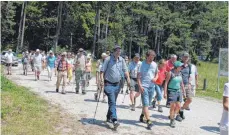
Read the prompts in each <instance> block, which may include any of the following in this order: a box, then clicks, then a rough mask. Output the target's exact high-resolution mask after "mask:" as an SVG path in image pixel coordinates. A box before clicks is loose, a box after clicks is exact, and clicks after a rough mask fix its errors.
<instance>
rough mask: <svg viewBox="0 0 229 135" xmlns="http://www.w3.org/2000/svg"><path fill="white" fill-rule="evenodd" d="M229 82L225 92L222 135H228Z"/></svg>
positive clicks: (225, 86)
mask: <svg viewBox="0 0 229 135" xmlns="http://www.w3.org/2000/svg"><path fill="white" fill-rule="evenodd" d="M228 91H229V82H228V83H225V85H224V92H223V114H222V118H221V121H220V135H228V125H229V122H228V97H229V95H228V94H229V93H228Z"/></svg>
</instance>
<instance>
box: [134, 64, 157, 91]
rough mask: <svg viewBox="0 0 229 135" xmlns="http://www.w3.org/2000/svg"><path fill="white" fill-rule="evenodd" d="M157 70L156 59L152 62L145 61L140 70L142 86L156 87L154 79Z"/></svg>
mask: <svg viewBox="0 0 229 135" xmlns="http://www.w3.org/2000/svg"><path fill="white" fill-rule="evenodd" d="M157 72H158V69H157V64H156V63H155V62H154V61H153V62H151V63H150V64H148V63H146V61H143V62H142V64H141V66H140V68H139V70H138V73H139V74H140V78H141V83H142V86H143V87H146V88H150V87H154V85H155V84H154V83H153V82H152V79H153V78H154V77H155V75H156V74H157Z"/></svg>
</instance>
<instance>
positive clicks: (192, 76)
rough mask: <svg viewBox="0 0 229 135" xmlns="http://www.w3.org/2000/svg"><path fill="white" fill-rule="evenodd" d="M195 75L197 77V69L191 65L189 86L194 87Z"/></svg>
mask: <svg viewBox="0 0 229 135" xmlns="http://www.w3.org/2000/svg"><path fill="white" fill-rule="evenodd" d="M196 75H198V72H197V68H196V66H195V65H193V64H191V75H190V77H191V85H193V86H195V85H196Z"/></svg>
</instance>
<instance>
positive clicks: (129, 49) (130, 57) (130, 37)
mask: <svg viewBox="0 0 229 135" xmlns="http://www.w3.org/2000/svg"><path fill="white" fill-rule="evenodd" d="M131 46H132V33H131V36H130V44H129V58H131Z"/></svg>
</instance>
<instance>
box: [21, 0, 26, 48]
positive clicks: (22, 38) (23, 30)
mask: <svg viewBox="0 0 229 135" xmlns="http://www.w3.org/2000/svg"><path fill="white" fill-rule="evenodd" d="M24 3H25V5H24V15H23V25H22V34H21V45H20V49H22V48H23V43H24V33H25V19H26V2H24Z"/></svg>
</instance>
